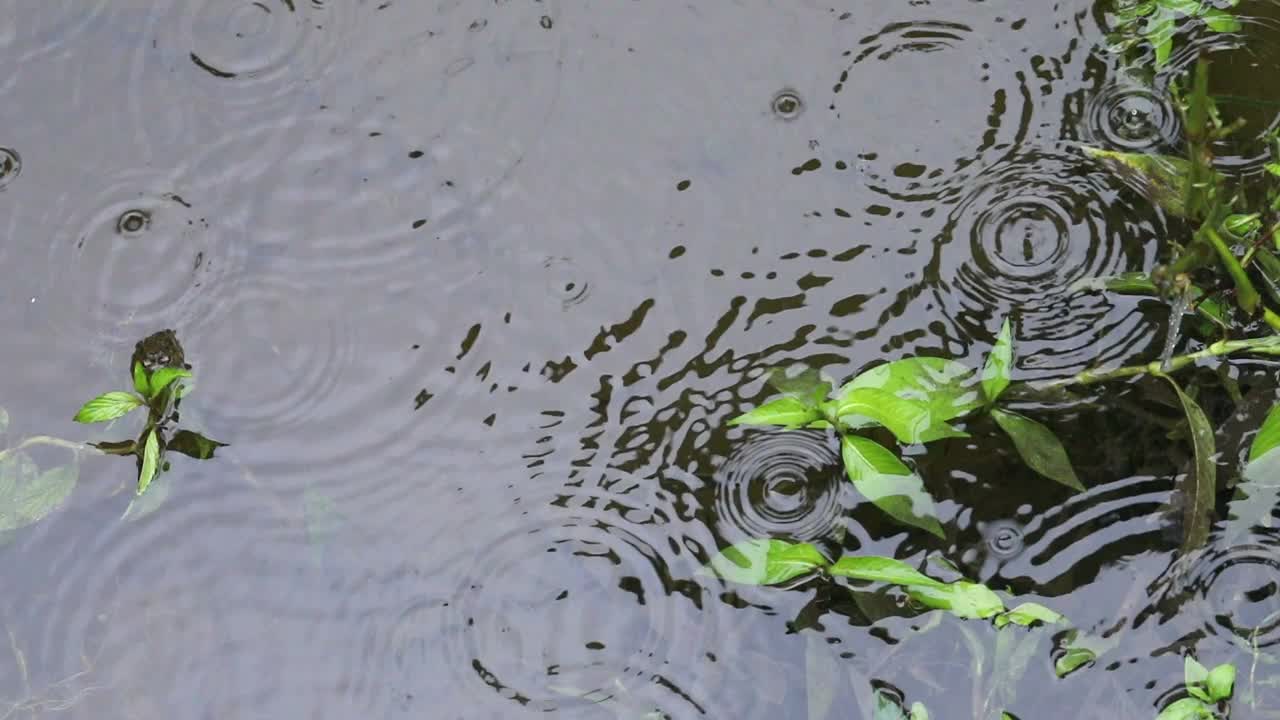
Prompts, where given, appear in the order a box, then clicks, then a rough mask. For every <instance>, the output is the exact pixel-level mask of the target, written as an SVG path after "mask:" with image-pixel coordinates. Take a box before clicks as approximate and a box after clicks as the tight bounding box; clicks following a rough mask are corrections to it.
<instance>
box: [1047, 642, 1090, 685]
mask: <svg viewBox="0 0 1280 720" xmlns="http://www.w3.org/2000/svg"><path fill="white" fill-rule="evenodd" d="M1097 659H1098V656H1097V655H1096V654H1094V652H1093V651H1092V650H1090V649H1088V648H1080V647H1072V648H1067V651H1066V652H1065V653H1063V654H1062V656H1061V657H1059V658H1058V659H1057V660H1056V661H1055V662H1054V663H1053V670H1054V672H1055V673H1056V674H1057V675H1058V677H1060V678H1064V677H1066V676H1068V675H1070V674H1071V673H1073V672H1075V671H1076V670H1079V669H1080V668H1081V667H1083V666H1085V665H1088V664H1089V663H1091V662H1093V661H1094V660H1097Z"/></svg>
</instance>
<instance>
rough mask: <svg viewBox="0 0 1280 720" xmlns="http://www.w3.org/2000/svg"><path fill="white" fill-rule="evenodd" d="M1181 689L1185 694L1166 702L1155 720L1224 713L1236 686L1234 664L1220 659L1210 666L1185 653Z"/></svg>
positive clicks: (1191, 717)
mask: <svg viewBox="0 0 1280 720" xmlns="http://www.w3.org/2000/svg"><path fill="white" fill-rule="evenodd" d="M1183 678H1184V680H1183V690H1184V692H1186V694H1187V695H1188V697H1184V698H1181V699H1179V700H1175V701H1173V702H1172V703H1170V704H1169V705H1167V706H1166V707H1165V708H1164V710H1161V711H1160V714H1159V715H1157V716H1156V720H1196V719H1198V718H1209V719H1210V720H1212V719H1213V718H1218V717H1227V715H1226V714H1225V713H1224V714H1221V715H1220V714H1219V713H1218V711H1219V709H1222V708H1224V707H1225V705H1226V703H1227V702H1228V701H1229V700H1230V699H1231V694H1232V692H1234V690H1235V684H1236V668H1235V666H1234V665H1231V664H1230V663H1223V664H1222V665H1219V666H1217V667H1215V668H1214V669H1212V670H1209V669H1208V668H1206V667H1205V666H1204V665H1201V664H1200V663H1199V662H1198V661H1197V660H1196V659H1195V658H1193V657H1191V656H1190V655H1188V656H1187V657H1186V660H1185V661H1184V664H1183Z"/></svg>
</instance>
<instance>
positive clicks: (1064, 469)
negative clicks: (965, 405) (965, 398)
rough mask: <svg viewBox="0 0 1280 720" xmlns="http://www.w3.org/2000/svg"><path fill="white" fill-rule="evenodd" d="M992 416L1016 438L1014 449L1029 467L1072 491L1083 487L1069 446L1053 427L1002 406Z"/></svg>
mask: <svg viewBox="0 0 1280 720" xmlns="http://www.w3.org/2000/svg"><path fill="white" fill-rule="evenodd" d="M991 417H992V418H993V419H995V421H996V424H997V425H999V426H1000V429H1002V430H1004V431H1005V433H1007V434H1008V435H1009V439H1011V440H1013V446H1014V448H1015V449H1017V451H1018V455H1019V456H1021V457H1022V460H1023V462H1025V463H1026V464H1027V466H1028V467H1030V468H1031V469H1032V470H1035V471H1036V472H1037V473H1040V474H1041V475H1043V476H1045V477H1047V478H1049V479H1050V480H1053V481H1055V482H1059V483H1062V484H1063V485H1066V486H1067V487H1069V488H1071V489H1073V490H1084V485H1082V484H1080V479H1079V478H1078V477H1076V471H1075V470H1074V469H1072V467H1071V458H1069V457H1067V450H1066V448H1064V447H1062V443H1061V442H1060V441H1059V440H1058V438H1057V436H1055V435H1054V434H1053V431H1052V430H1050V429H1049V428H1047V427H1045V426H1044V425H1041V424H1040V423H1038V422H1036V421H1035V420H1032V419H1031V418H1028V417H1024V416H1022V415H1018V414H1017V413H1012V412H1009V411H1007V410H1001V409H999V408H992V410H991Z"/></svg>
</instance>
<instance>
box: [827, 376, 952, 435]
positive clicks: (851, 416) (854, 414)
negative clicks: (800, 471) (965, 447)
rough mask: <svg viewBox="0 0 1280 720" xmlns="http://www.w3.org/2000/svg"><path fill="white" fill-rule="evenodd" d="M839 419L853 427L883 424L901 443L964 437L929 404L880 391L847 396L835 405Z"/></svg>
mask: <svg viewBox="0 0 1280 720" xmlns="http://www.w3.org/2000/svg"><path fill="white" fill-rule="evenodd" d="M836 416H837V417H839V418H840V422H842V423H844V424H845V425H847V426H849V427H851V428H861V427H867V426H868V425H883V426H884V427H886V428H888V430H889V432H892V433H893V435H894V437H896V438H898V441H899V442H903V443H907V444H914V443H927V442H933V441H934V440H941V439H943V438H949V437H965V433H963V432H960V431H959V430H957V429H955V428H953V427H951V426H950V425H948V424H947V423H946V422H945V421H943V420H942V419H941V418H940V417H939V416H938V415H935V414H934V413H933V411H932V410H931V409H930V408H929V406H928V405H927V404H925V403H923V402H919V401H915V400H907V399H905V398H902V397H899V396H898V395H895V394H893V393H891V392H888V391H885V390H880V389H878V388H855V389H853V390H851V391H849V392H847V393H845V394H844V395H843V396H841V398H840V401H839V402H838V403H837V405H836Z"/></svg>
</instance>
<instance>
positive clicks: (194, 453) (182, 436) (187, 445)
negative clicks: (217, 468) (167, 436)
mask: <svg viewBox="0 0 1280 720" xmlns="http://www.w3.org/2000/svg"><path fill="white" fill-rule="evenodd" d="M226 446H227V444H226V443H224V442H218V441H217V440H211V439H209V438H207V437H205V436H203V435H201V434H200V433H196V432H191V431H190V430H179V431H178V432H176V433H174V436H173V439H172V440H170V441H169V444H168V445H166V446H165V447H166V448H167V449H169V450H172V451H174V452H176V453H182V454H183V455H186V456H187V457H192V458H195V459H196V460H208V459H209V458H211V457H213V454H214V453H215V452H217V450H218V448H220V447H226Z"/></svg>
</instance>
